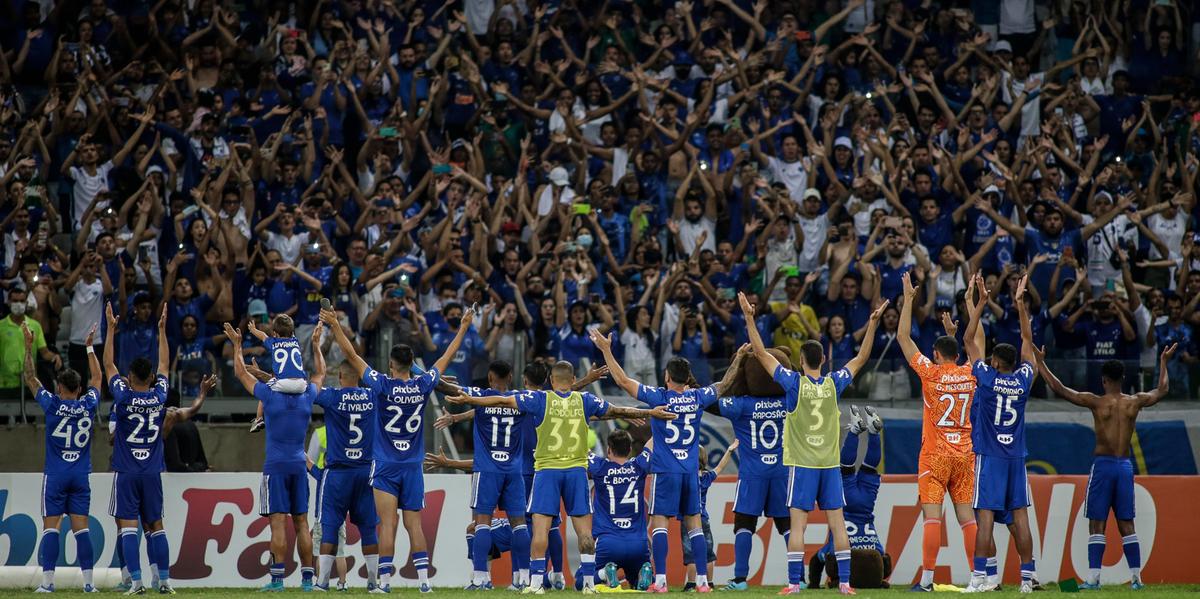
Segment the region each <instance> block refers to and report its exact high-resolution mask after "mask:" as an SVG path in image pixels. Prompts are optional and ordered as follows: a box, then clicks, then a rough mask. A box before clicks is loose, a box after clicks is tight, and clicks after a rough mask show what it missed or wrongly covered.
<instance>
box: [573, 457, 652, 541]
mask: <svg viewBox="0 0 1200 599" xmlns="http://www.w3.org/2000/svg"><path fill="white" fill-rule="evenodd" d="M650 460H651V457H650V452H649V451H648V450H645V449H643V450H642V453H640V454H638V455H637V456H635V457H633V458H631V459H629V460H627V461H626V462H625V463H624V464H618V463H616V462H614V461H612V460H608V459H605V458H602V457H600V456H598V455H595V454H588V474H589V475H591V477H592V483H593V488H592V511H593V512H594V514H593V517H592V534H594V535H596V536H599V535H602V534H614V535H616V534H630V533H633V534H636V535H638V536H640V537H642V538H643V539H644V538H645V536H646V505H645V490H646V474H648V473H649V471H650Z"/></svg>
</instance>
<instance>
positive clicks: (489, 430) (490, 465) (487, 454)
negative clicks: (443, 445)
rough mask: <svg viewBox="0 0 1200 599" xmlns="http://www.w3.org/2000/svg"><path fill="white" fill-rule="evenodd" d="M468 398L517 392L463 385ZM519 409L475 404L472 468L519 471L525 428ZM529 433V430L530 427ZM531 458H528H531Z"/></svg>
mask: <svg viewBox="0 0 1200 599" xmlns="http://www.w3.org/2000/svg"><path fill="white" fill-rule="evenodd" d="M463 393H464V394H466V395H469V396H471V397H486V396H492V395H502V396H510V395H516V394H517V393H518V392H517V391H496V390H495V389H482V388H480V387H463ZM524 420H525V418H524V417H523V416H522V414H521V411H520V410H516V409H513V408H506V407H502V406H491V407H486V408H481V407H476V408H475V418H474V421H475V422H474V426H473V427H472V428H473V429H474V431H475V432H474V437H475V471H476V472H505V473H507V472H523V470H522V468H523V466H522V464H523V463H524V457H525V456H524V453H525V449H524V448H525V443H524V440H525V439H524V437H525V431H524V430H523V428H524V427H523V421H524ZM530 430H531V432H532V429H530ZM531 459H532V458H531Z"/></svg>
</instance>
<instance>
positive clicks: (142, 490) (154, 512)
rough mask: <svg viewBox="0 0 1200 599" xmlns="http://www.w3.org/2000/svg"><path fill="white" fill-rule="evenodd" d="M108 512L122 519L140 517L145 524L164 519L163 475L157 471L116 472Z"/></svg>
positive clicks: (136, 518)
mask: <svg viewBox="0 0 1200 599" xmlns="http://www.w3.org/2000/svg"><path fill="white" fill-rule="evenodd" d="M108 514H109V515H110V516H114V517H116V518H120V519H122V520H138V519H140V520H141V521H142V523H143V524H152V523H154V522H158V521H159V520H162V517H163V490H162V476H161V475H160V474H159V473H157V472H153V473H150V474H123V473H120V472H118V473H116V474H114V475H113V488H112V498H111V501H110V505H109V508H108Z"/></svg>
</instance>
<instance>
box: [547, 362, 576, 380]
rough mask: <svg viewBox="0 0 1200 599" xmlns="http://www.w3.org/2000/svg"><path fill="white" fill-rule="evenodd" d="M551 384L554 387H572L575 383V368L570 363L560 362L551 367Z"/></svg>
mask: <svg viewBox="0 0 1200 599" xmlns="http://www.w3.org/2000/svg"><path fill="white" fill-rule="evenodd" d="M550 382H551V383H553V384H554V385H562V386H570V385H571V384H573V383H574V382H575V367H574V366H572V365H571V363H570V362H567V361H565V360H559V361H558V362H555V363H554V366H551V367H550Z"/></svg>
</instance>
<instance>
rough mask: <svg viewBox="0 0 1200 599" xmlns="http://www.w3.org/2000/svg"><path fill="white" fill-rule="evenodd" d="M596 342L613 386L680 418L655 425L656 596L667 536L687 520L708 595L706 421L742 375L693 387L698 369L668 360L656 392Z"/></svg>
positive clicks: (701, 588) (604, 343) (663, 585)
mask: <svg viewBox="0 0 1200 599" xmlns="http://www.w3.org/2000/svg"><path fill="white" fill-rule="evenodd" d="M590 334H591V337H592V343H593V344H595V345H596V347H597V348H598V349H599V350H600V353H601V354H603V355H604V362H605V364H607V365H608V370H609V372H610V373H612V377H613V382H615V383H616V384H617V386H618V387H620V388H621V389H623V390H624V391H625V392H626V393H628V394H629V396H630V397H633V398H635V399H637V400H638V401H640V402H642V403H644V404H646V405H648V406H650V407H652V408H660V407H661V408H663V409H665V410H666V411H668V412H670V413H673V414H675V415H677V416H678V418H677V421H676V420H668V421H655V422H651V423H650V434H651V438H652V439H654V443H655V446H656V447H657V448H658V449H657V450H656V451H654V452H653V453H652V454H651V456H650V473H651V474H653V475H654V482H653V483H652V485H651V492H650V528H651V534H650V548H651V551H652V552H653V555H654V584H652V585H650V588H648V589H647V591H648V592H651V593H665V592H667V550H668V548H669V547H670V537H669V536H668V534H667V530H668V528H667V527H668V526H669V524H670V521H671V519H672V518H677V517H680V516H682V517H683V525H684V526H685V527H687V528H686V530H687V536H688V542H689V544H690V545H691V548H692V555H694V556H697V559H696V592H698V593H708V592H710V591H711V590H712V589H711V587H710V586H709V584H708V562H707V560H705V559H704V556H706V555H708V544H707V542H706V541H705V538H704V525H703V522H702V521H701V518H700V511H701V505H700V464H699V462H698V460H697V458H696V455H697V454H698V453H699V452H700V417H701V415H703V413H704V410H705V409H706V408H708V407H709V406H710V405H712V404H714V403H716V402H717V398H718V396H720V394H721V393H722V392H723V391H724V390H725V389H728V388H729V386H730V384H732V382H733V380H734V377H736V376H737V371H736V370H735V369H733V368H730V369H728V370H726V372H725V378H724V379H722V380H721V381H720V382H718V383H716V384H713V385H709V386H707V387H701V388H698V389H690V388H688V382H689V381H690V380H692V368H691V365H690V364H688V361H687V360H686V359H683V358H678V357H676V358H672V359H670V360H668V361H667V367H666V372H665V379H664V380H666V382H667V386H666V387H665V388H663V387H650V386H647V385H643V384H642V383H640V382H638V381H635V380H633V379H631V378H629V376H628V375H626V374H625V369H624V368H622V367H621V363H620V361H618V360H617V359H616V358H615V357H614V356H613V353H612V339H611V338H610V337H608V336H606V335H603V334H601V333H600V332H599V331H597V330H593V331H591V333H590Z"/></svg>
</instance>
